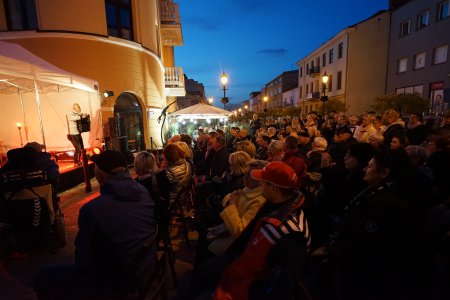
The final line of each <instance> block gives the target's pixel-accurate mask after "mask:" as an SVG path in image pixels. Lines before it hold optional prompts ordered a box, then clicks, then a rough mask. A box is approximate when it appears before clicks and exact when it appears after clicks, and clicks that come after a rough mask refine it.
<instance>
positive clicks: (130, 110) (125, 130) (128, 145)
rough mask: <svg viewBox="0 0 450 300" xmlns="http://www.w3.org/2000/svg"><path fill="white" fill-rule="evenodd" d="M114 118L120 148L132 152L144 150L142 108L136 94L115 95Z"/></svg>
mask: <svg viewBox="0 0 450 300" xmlns="http://www.w3.org/2000/svg"><path fill="white" fill-rule="evenodd" d="M114 119H115V125H116V133H117V139H118V140H119V145H120V150H121V151H122V152H132V153H134V152H139V151H142V150H144V148H145V143H144V135H143V134H144V130H143V121H142V108H141V106H140V105H139V101H138V99H137V98H136V96H134V95H133V94H131V93H122V94H120V95H119V97H117V100H116V104H115V105H114Z"/></svg>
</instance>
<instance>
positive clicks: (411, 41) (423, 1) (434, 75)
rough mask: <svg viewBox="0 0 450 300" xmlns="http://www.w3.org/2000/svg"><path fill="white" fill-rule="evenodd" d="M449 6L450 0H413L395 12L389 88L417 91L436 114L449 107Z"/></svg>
mask: <svg viewBox="0 0 450 300" xmlns="http://www.w3.org/2000/svg"><path fill="white" fill-rule="evenodd" d="M403 2H405V1H403ZM449 6H450V1H449V0H446V1H442V0H413V1H407V2H406V3H401V5H397V6H395V9H394V10H393V11H392V18H391V33H390V49H389V62H388V78H389V80H388V81H387V88H386V91H387V93H397V94H403V93H411V94H412V93H417V94H419V95H420V96H421V97H423V98H426V99H429V100H430V104H431V105H430V112H431V113H433V114H441V113H443V112H445V111H446V110H448V109H449V102H450V61H449V59H448V48H449V45H450V34H449V33H450V18H449V16H450V11H449Z"/></svg>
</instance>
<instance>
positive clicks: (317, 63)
mask: <svg viewBox="0 0 450 300" xmlns="http://www.w3.org/2000/svg"><path fill="white" fill-rule="evenodd" d="M316 66H317V68H320V56H319V57H317V58H316Z"/></svg>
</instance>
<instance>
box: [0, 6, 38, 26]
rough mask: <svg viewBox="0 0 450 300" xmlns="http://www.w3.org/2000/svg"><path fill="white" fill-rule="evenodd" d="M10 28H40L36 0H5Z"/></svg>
mask: <svg viewBox="0 0 450 300" xmlns="http://www.w3.org/2000/svg"><path fill="white" fill-rule="evenodd" d="M3 3H4V6H5V14H6V20H7V24H8V30H32V29H37V28H38V22H37V14H36V2H35V0H4V1H3Z"/></svg>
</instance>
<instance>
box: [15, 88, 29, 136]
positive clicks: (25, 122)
mask: <svg viewBox="0 0 450 300" xmlns="http://www.w3.org/2000/svg"><path fill="white" fill-rule="evenodd" d="M17 92H18V93H19V97H20V106H22V114H23V127H24V128H25V140H26V141H27V143H28V142H29V141H28V127H27V118H26V117H25V107H24V106H23V97H22V94H21V93H20V90H19V89H18V90H17Z"/></svg>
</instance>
